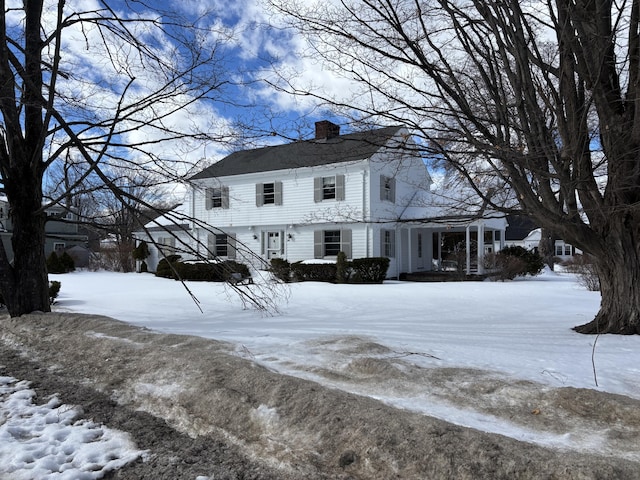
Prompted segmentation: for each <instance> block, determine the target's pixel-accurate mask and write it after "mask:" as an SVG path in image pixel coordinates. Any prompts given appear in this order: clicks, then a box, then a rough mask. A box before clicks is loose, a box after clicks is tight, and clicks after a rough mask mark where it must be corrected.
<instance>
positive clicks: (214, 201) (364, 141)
mask: <svg viewBox="0 0 640 480" xmlns="http://www.w3.org/2000/svg"><path fill="white" fill-rule="evenodd" d="M339 130H340V129H339V126H337V125H334V124H332V123H330V122H327V121H322V122H317V123H316V132H315V138H314V139H312V140H306V141H299V142H293V143H289V144H284V145H279V146H272V147H265V148H259V149H253V150H244V151H239V152H235V153H232V154H231V155H229V156H227V157H225V158H224V159H222V160H220V161H219V162H217V163H214V164H213V165H211V166H210V167H208V168H206V169H204V170H202V171H201V172H200V173H198V174H196V175H195V176H193V177H192V178H191V181H192V185H193V194H192V198H191V205H190V212H191V214H190V216H192V217H193V218H194V221H193V222H192V223H191V226H190V228H189V230H188V231H186V230H184V231H178V232H177V234H178V235H179V238H185V239H186V240H185V241H189V240H188V239H187V237H189V236H191V237H192V239H193V240H194V242H193V245H194V247H193V248H194V250H196V251H195V252H194V254H195V255H196V256H200V257H201V258H202V257H204V258H211V259H213V258H223V259H236V260H238V261H242V262H244V263H253V264H254V266H258V265H256V260H257V259H259V260H260V261H261V262H268V261H269V260H270V259H272V258H284V259H287V260H289V261H291V262H295V261H304V260H312V259H314V260H324V261H335V259H336V256H337V254H338V252H340V251H342V252H345V254H346V255H347V257H348V258H350V259H351V258H363V257H388V258H389V259H390V260H391V262H390V267H389V271H388V276H389V277H399V276H400V275H401V274H403V273H415V272H421V271H429V270H432V269H434V268H438V266H439V265H441V264H442V250H441V248H442V245H443V241H442V238H443V235H444V234H445V233H446V234H447V235H451V234H452V233H454V232H457V234H458V235H460V236H461V238H462V239H463V241H464V238H465V237H466V244H467V245H470V244H471V243H474V245H477V249H476V250H477V252H478V253H477V259H476V258H469V257H468V258H467V271H468V272H470V271H471V269H472V264H474V265H482V262H481V257H482V255H484V253H485V252H487V251H492V250H494V249H495V248H496V247H495V245H498V246H500V245H502V244H503V241H504V238H505V236H504V232H505V228H506V221H505V219H504V217H500V218H496V216H495V214H494V215H493V216H492V217H493V218H479V219H478V218H477V217H476V216H471V215H470V216H468V217H466V218H465V217H464V216H460V215H458V216H456V217H455V218H452V219H451V222H448V223H447V221H446V219H443V218H442V214H441V210H440V209H439V207H435V206H433V205H434V203H433V202H430V195H431V194H430V193H429V192H430V187H431V177H430V176H429V173H428V171H427V168H426V166H425V164H424V161H423V159H422V158H421V157H420V156H419V155H412V154H411V152H412V150H413V149H411V148H406V147H411V145H413V143H412V138H411V135H410V134H409V132H408V131H407V130H406V129H405V128H403V127H386V128H381V129H377V130H371V131H366V132H359V133H351V134H346V135H340V131H339ZM416 150H417V149H416ZM436 220H437V221H436ZM149 226H150V227H153V225H149ZM155 228H156V230H155V231H152V232H150V233H151V235H152V236H153V238H154V240H155V241H156V243H159V244H166V243H167V242H169V243H171V240H170V239H169V237H170V236H171V235H170V234H169V233H171V232H168V231H167V229H165V228H162V227H160V228H158V225H157V224H156V225H155ZM173 233H176V232H175V231H174V232H173ZM139 238H143V237H140V236H139ZM195 240H197V241H195ZM174 242H175V239H174ZM178 243H180V240H178ZM174 245H175V243H174ZM151 250H152V255H153V256H152V257H151V258H149V259H148V260H147V263H148V266H149V269H150V270H151V271H153V270H155V267H156V264H157V260H158V258H159V257H158V251H157V248H153V247H152V248H151ZM470 250H471V249H470V248H469V249H468V251H470ZM247 251H251V252H254V253H255V257H253V258H252V257H250V256H247V255H246V252H247ZM185 257H186V258H187V259H188V258H189V255H188V254H186V252H185V253H184V254H183V258H185ZM481 268H482V267H480V269H481Z"/></svg>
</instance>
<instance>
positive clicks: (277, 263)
mask: <svg viewBox="0 0 640 480" xmlns="http://www.w3.org/2000/svg"><path fill="white" fill-rule="evenodd" d="M270 270H271V273H273V274H274V275H275V277H276V278H278V279H280V280H282V281H283V282H290V281H291V264H290V263H289V261H288V260H285V259H283V258H272V259H271V268H270Z"/></svg>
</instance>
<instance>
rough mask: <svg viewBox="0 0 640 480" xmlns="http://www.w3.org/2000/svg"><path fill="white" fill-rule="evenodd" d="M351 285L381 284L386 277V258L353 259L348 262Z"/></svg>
mask: <svg viewBox="0 0 640 480" xmlns="http://www.w3.org/2000/svg"><path fill="white" fill-rule="evenodd" d="M350 267H351V278H350V282H351V283H382V282H383V281H384V279H385V278H386V277H387V270H389V259H388V258H387V257H372V258H355V259H353V260H351V262H350Z"/></svg>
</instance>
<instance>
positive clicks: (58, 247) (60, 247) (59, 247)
mask: <svg viewBox="0 0 640 480" xmlns="http://www.w3.org/2000/svg"><path fill="white" fill-rule="evenodd" d="M64 248H65V244H64V243H62V242H55V243H54V244H53V251H54V252H56V255H58V256H60V255H62V254H63V253H64Z"/></svg>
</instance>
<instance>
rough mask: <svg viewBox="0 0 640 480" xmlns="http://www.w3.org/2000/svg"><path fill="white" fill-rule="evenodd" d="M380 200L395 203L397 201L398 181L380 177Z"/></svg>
mask: <svg viewBox="0 0 640 480" xmlns="http://www.w3.org/2000/svg"><path fill="white" fill-rule="evenodd" d="M380 200H383V201H387V202H391V203H395V201H396V179H395V178H393V177H385V176H384V175H381V176H380Z"/></svg>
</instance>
